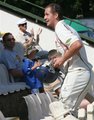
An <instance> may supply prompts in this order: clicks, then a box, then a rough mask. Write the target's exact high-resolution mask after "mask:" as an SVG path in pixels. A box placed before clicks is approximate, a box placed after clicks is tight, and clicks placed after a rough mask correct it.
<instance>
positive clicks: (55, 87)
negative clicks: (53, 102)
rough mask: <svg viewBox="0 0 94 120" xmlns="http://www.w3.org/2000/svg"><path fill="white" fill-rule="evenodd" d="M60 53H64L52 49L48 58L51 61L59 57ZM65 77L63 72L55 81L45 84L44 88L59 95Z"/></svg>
mask: <svg viewBox="0 0 94 120" xmlns="http://www.w3.org/2000/svg"><path fill="white" fill-rule="evenodd" d="M60 55H62V54H61V53H60V52H57V50H56V49H52V50H50V51H49V52H48V60H49V61H50V62H51V61H52V60H53V59H54V58H55V57H58V56H60ZM63 77H64V74H63V72H62V73H61V74H60V76H58V78H57V79H56V80H55V81H54V82H52V83H47V84H44V90H45V91H55V93H56V95H58V96H59V93H60V89H61V85H62V83H63Z"/></svg>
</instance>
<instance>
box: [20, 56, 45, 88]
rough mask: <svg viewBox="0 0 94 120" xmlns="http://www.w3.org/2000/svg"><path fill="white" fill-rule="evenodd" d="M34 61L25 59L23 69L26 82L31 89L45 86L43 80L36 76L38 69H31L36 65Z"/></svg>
mask: <svg viewBox="0 0 94 120" xmlns="http://www.w3.org/2000/svg"><path fill="white" fill-rule="evenodd" d="M34 63H35V62H34V61H32V60H30V59H28V58H25V59H24V60H23V66H22V71H23V73H24V74H25V80H26V83H27V85H29V86H30V88H31V89H39V88H43V84H42V82H41V81H40V80H39V79H38V78H37V76H36V72H37V69H34V70H32V69H31V68H32V67H33V66H34Z"/></svg>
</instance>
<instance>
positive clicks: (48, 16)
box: [44, 7, 57, 29]
mask: <svg viewBox="0 0 94 120" xmlns="http://www.w3.org/2000/svg"><path fill="white" fill-rule="evenodd" d="M56 17H57V16H56V13H52V11H51V8H50V7H48V8H46V9H45V12H44V19H45V21H46V23H47V26H48V27H51V28H53V29H54V28H55V25H56V22H57V19H56Z"/></svg>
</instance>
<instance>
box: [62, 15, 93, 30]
mask: <svg viewBox="0 0 94 120" xmlns="http://www.w3.org/2000/svg"><path fill="white" fill-rule="evenodd" d="M63 18H65V19H68V20H70V25H71V23H72V22H75V23H77V24H79V25H82V26H84V27H86V28H88V29H90V30H92V31H94V29H93V28H91V27H88V26H86V25H84V24H82V23H79V22H77V21H76V20H74V19H71V18H68V17H65V16H63Z"/></svg>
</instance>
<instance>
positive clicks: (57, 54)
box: [48, 49, 62, 59]
mask: <svg viewBox="0 0 94 120" xmlns="http://www.w3.org/2000/svg"><path fill="white" fill-rule="evenodd" d="M61 55H62V54H61V53H60V52H59V51H57V50H56V49H52V50H50V51H49V52H48V59H51V57H52V56H61Z"/></svg>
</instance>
